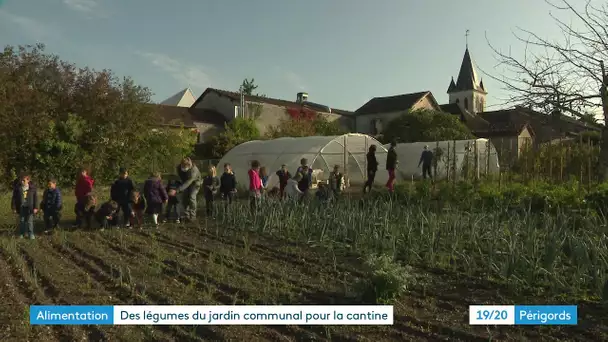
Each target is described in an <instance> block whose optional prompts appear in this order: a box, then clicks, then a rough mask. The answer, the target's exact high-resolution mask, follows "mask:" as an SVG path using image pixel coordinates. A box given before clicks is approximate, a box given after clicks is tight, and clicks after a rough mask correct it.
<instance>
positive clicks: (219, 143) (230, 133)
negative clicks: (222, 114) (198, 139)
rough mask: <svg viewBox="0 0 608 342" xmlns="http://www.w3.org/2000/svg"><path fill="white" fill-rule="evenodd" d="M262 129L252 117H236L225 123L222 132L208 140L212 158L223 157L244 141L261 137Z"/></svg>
mask: <svg viewBox="0 0 608 342" xmlns="http://www.w3.org/2000/svg"><path fill="white" fill-rule="evenodd" d="M260 137H261V135H260V130H259V129H258V127H257V126H256V124H255V120H254V119H251V118H236V119H234V120H232V121H230V122H228V123H227V124H226V125H225V129H224V131H223V132H222V133H220V134H218V135H216V136H213V137H211V139H209V141H208V145H209V149H210V151H209V153H210V154H211V155H210V156H211V157H212V158H217V159H219V158H222V157H223V156H224V155H225V154H226V153H227V152H228V151H230V150H231V149H232V148H234V147H235V146H237V145H240V144H242V143H244V142H247V141H251V140H257V139H260Z"/></svg>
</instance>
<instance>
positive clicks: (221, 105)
mask: <svg viewBox="0 0 608 342" xmlns="http://www.w3.org/2000/svg"><path fill="white" fill-rule="evenodd" d="M242 100H243V102H244V104H245V105H244V106H242V105H241V94H240V93H237V92H232V91H227V90H221V89H215V88H207V89H206V90H205V91H204V92H203V94H202V95H201V96H199V98H198V99H197V100H196V101H195V102H194V103H193V104H192V107H191V108H192V109H194V110H197V111H208V112H212V113H219V114H221V115H222V116H223V118H224V119H225V121H226V122H229V121H230V120H233V119H234V118H236V117H239V116H243V117H252V118H255V122H256V124H257V126H258V129H259V130H260V133H262V134H264V133H266V132H267V130H268V127H269V126H276V125H278V124H279V123H280V122H281V121H282V120H285V119H288V118H289V117H290V116H289V114H288V110H290V109H295V110H299V109H301V108H308V109H312V110H315V111H316V112H318V113H319V114H321V115H323V116H324V117H325V118H327V119H328V120H329V121H338V122H339V123H340V125H341V126H342V127H343V128H345V129H346V130H348V131H352V130H353V129H354V120H353V113H352V112H350V111H346V110H340V109H335V108H330V107H328V106H325V105H320V104H317V103H314V102H310V101H308V94H306V93H298V94H297V95H296V99H295V101H289V100H281V99H275V98H270V97H263V96H252V95H243V99H242ZM241 107H243V108H244V110H243V109H242V108H241ZM195 121H196V120H195ZM222 128H223V126H222ZM205 135H208V134H206V133H205Z"/></svg>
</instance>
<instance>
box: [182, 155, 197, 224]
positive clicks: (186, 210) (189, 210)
mask: <svg viewBox="0 0 608 342" xmlns="http://www.w3.org/2000/svg"><path fill="white" fill-rule="evenodd" d="M177 175H178V176H179V178H180V179H181V181H182V185H181V186H180V187H179V188H178V189H177V193H178V194H180V195H181V200H180V204H181V205H182V208H183V210H181V212H182V214H183V215H184V219H186V220H193V219H194V218H196V205H197V201H196V196H197V195H198V192H199V190H200V189H201V183H202V177H201V172H200V171H199V169H198V167H196V165H194V163H193V162H192V159H190V158H188V157H186V158H184V159H182V162H181V163H180V164H179V165H178V166H177Z"/></svg>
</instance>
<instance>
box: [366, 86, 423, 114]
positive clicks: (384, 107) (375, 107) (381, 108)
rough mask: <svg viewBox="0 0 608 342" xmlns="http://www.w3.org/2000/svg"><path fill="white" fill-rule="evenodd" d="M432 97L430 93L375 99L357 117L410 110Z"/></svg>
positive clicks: (368, 102)
mask: <svg viewBox="0 0 608 342" xmlns="http://www.w3.org/2000/svg"><path fill="white" fill-rule="evenodd" d="M427 95H431V96H432V94H431V92H430V91H422V92H418V93H410V94H401V95H394V96H384V97H374V98H373V99H371V100H369V101H367V103H366V104H364V105H363V106H361V108H359V109H357V110H356V111H355V114H357V115H365V114H377V113H388V112H396V111H400V110H409V109H410V108H412V106H414V105H415V104H416V103H417V102H418V101H420V100H421V99H422V98H423V97H425V96H427Z"/></svg>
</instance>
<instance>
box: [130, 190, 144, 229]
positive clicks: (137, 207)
mask: <svg viewBox="0 0 608 342" xmlns="http://www.w3.org/2000/svg"><path fill="white" fill-rule="evenodd" d="M129 207H130V209H131V227H137V228H139V229H141V228H142V226H143V224H144V211H145V210H146V199H145V197H144V196H141V194H140V193H139V191H133V192H131V200H130V202H129Z"/></svg>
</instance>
